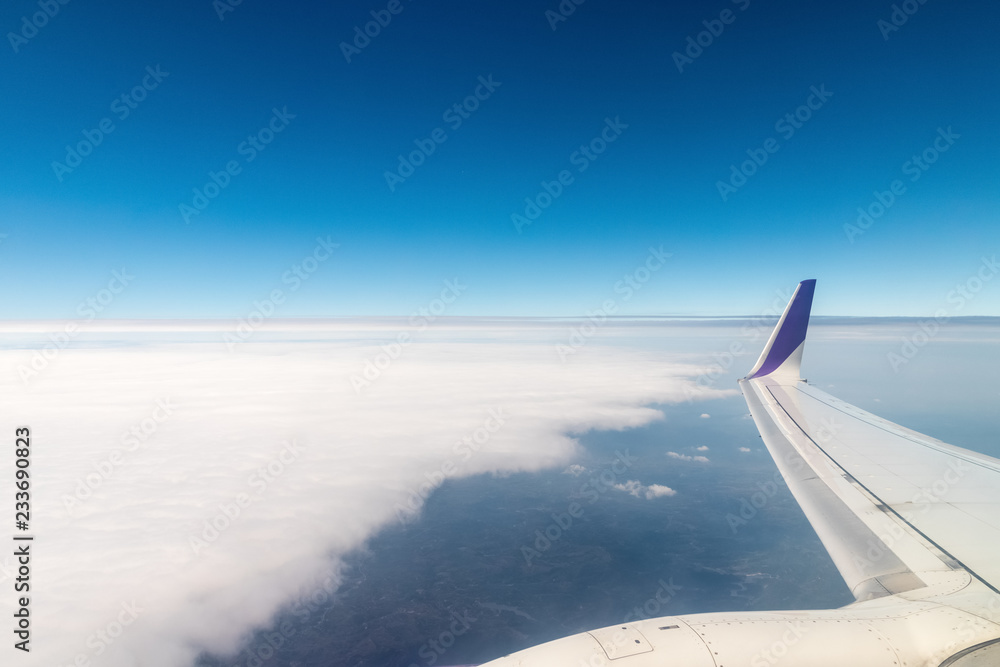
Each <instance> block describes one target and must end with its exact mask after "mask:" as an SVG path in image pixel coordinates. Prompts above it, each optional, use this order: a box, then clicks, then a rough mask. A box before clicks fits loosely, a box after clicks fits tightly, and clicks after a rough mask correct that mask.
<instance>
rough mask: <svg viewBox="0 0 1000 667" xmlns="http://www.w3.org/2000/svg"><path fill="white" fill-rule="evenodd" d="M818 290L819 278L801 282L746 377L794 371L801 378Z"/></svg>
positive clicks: (789, 373) (752, 377)
mask: <svg viewBox="0 0 1000 667" xmlns="http://www.w3.org/2000/svg"><path fill="white" fill-rule="evenodd" d="M815 291H816V279H815V278H809V279H807V280H803V281H802V282H800V283H799V284H798V287H796V288H795V292H794V293H793V294H792V298H791V299H789V301H788V305H787V306H785V311H784V312H783V313H782V314H781V319H779V320H778V324H777V325H776V326H775V327H774V331H772V332H771V337H770V338H769V339H768V341H767V345H765V346H764V351H763V352H761V354H760V358H759V359H758V360H757V363H756V365H754V367H753V369H751V371H750V372H749V373H747V376H746V377H745V378H744V379H745V380H752V379H754V378H759V377H764V376H767V375H782V376H791V375H794V376H795V378H794V379H795V380H798V379H799V377H798V376H799V366H800V364H801V361H802V349H803V346H804V345H805V341H806V331H807V330H808V328H809V316H810V313H811V312H812V301H813V294H814V293H815Z"/></svg>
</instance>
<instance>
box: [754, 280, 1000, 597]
mask: <svg viewBox="0 0 1000 667" xmlns="http://www.w3.org/2000/svg"><path fill="white" fill-rule="evenodd" d="M813 282H814V281H806V282H805V283H803V284H802V285H800V287H799V289H798V290H797V291H796V295H795V296H794V297H793V298H792V300H791V301H790V302H789V304H788V307H787V308H786V309H785V313H784V314H783V316H782V321H781V322H780V323H779V326H778V327H777V328H776V329H775V332H774V334H772V336H771V341H770V342H769V344H768V346H767V347H766V348H765V350H764V353H763V354H762V355H761V361H759V362H758V363H757V366H756V367H755V369H754V371H752V372H751V373H750V375H749V376H748V378H746V379H744V380H741V381H740V385H741V387H742V389H743V393H744V396H745V398H746V401H747V405H748V406H749V407H750V413H751V415H753V419H754V422H755V423H756V424H757V428H758V430H759V431H760V433H761V437H762V438H763V440H764V443H765V444H766V445H767V448H768V450H769V451H770V452H771V455H772V456H773V457H774V460H775V462H776V463H777V465H778V468H779V469H780V470H781V473H782V475H783V476H784V477H785V479H786V480H787V482H788V485H789V488H790V489H791V491H792V494H793V495H794V496H795V499H796V500H797V501H798V502H799V504H800V505H801V506H802V509H803V511H804V512H805V514H806V516H807V518H808V519H809V521H810V523H811V524H812V525H813V527H814V528H815V529H816V532H817V533H818V534H819V537H820V539H821V540H822V541H823V544H824V546H825V547H826V549H827V551H829V552H830V555H831V557H832V558H833V561H834V563H835V564H836V566H837V568H838V569H839V570H840V573H841V575H842V576H843V577H844V580H845V581H846V582H847V584H848V586H850V587H851V590H852V591H853V592H854V595H855V597H856V598H857V599H859V600H863V599H869V598H872V597H879V596H883V595H890V594H895V593H902V592H905V591H909V590H914V589H918V588H922V587H924V586H925V585H928V584H932V583H935V582H936V581H939V580H940V579H941V573H948V572H955V571H965V572H967V573H968V574H969V575H971V576H972V577H974V578H976V579H978V580H979V581H981V582H982V583H983V584H985V585H986V586H988V587H989V588H990V589H992V590H993V591H994V592H998V591H997V589H998V588H1000V559H998V558H997V557H998V556H1000V550H998V545H1000V461H997V460H996V459H993V458H990V457H988V456H984V455H982V454H977V453H975V452H971V451H968V450H964V449H960V448H958V447H953V446H951V445H947V444H945V443H943V442H940V441H938V440H935V439H934V438H930V437H928V436H926V435H922V434H920V433H917V432H915V431H911V430H909V429H907V428H904V427H902V426H899V425H897V424H893V423H892V422H889V421H886V420H884V419H881V418H879V417H876V416H875V415H873V414H870V413H868V412H865V411H864V410H861V409H860V408H857V407H855V406H853V405H850V404H848V403H845V402H844V401H841V400H839V399H836V398H834V397H832V396H830V395H829V394H826V393H824V392H822V391H820V390H818V389H816V388H814V387H811V386H809V385H808V384H806V383H805V382H803V381H802V380H800V379H799V363H800V360H801V356H802V349H803V346H804V342H805V333H806V323H807V322H808V318H809V310H810V307H811V302H812V283H813ZM782 345H783V347H782ZM779 348H780V349H779ZM789 350H792V351H793V353H792V354H789V353H788V351H789Z"/></svg>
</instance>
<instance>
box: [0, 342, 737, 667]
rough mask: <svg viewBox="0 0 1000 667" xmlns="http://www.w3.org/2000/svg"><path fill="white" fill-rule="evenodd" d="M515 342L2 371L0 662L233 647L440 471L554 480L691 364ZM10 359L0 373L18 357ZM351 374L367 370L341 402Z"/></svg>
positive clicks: (259, 350) (143, 352) (176, 654)
mask: <svg viewBox="0 0 1000 667" xmlns="http://www.w3.org/2000/svg"><path fill="white" fill-rule="evenodd" d="M314 328H315V327H314ZM522 333H523V332H520V331H519V330H518V329H517V327H516V326H513V325H508V326H507V328H506V329H504V326H502V325H494V326H490V327H474V326H473V327H470V326H463V327H462V328H461V329H460V330H455V331H450V332H449V331H448V330H447V329H441V328H439V329H437V330H436V331H435V336H434V337H433V338H427V339H425V340H426V341H427V342H420V341H419V340H418V342H414V343H412V344H410V345H409V346H407V347H404V348H402V349H401V350H400V351H399V354H397V355H395V359H389V357H391V356H392V355H388V353H387V352H386V348H385V347H384V345H385V341H386V340H388V338H387V337H386V336H385V335H384V334H383V333H379V334H378V338H379V339H378V341H377V342H376V341H375V340H372V335H371V332H370V331H368V330H365V329H363V328H362V327H360V326H359V325H358V324H357V323H350V322H348V323H340V324H337V325H330V326H328V327H327V329H326V330H324V331H315V330H312V331H310V333H309V335H308V336H307V337H306V338H308V339H309V340H297V341H269V342H254V341H251V342H248V343H244V344H241V345H239V346H237V347H236V348H235V350H234V351H230V350H229V349H227V347H226V345H225V344H224V343H223V342H222V338H221V335H218V336H216V335H213V334H211V332H202V333H201V334H199V337H200V338H202V339H203V342H195V341H191V340H187V341H185V342H165V341H167V340H168V339H175V338H183V337H182V336H181V337H178V336H173V335H171V336H165V335H163V334H162V333H157V332H145V333H142V334H132V337H131V338H130V343H129V344H128V345H111V346H109V345H107V344H100V345H98V344H96V343H95V344H92V345H81V346H79V347H72V348H68V349H63V350H61V351H59V352H58V354H56V355H54V357H53V358H52V359H51V360H50V361H49V363H48V364H47V365H46V367H45V368H44V370H43V371H42V372H40V373H39V374H38V375H37V377H33V378H32V379H31V381H30V382H29V383H27V384H25V383H24V382H22V380H21V379H19V378H18V377H17V374H16V373H14V372H11V373H9V374H7V375H6V376H4V378H3V380H2V383H3V385H4V386H3V392H4V396H7V397H10V400H9V401H8V404H7V405H6V406H5V410H4V414H3V416H2V421H3V422H4V423H3V428H4V429H6V430H5V432H8V433H13V428H14V427H15V426H22V425H28V426H30V427H31V428H32V433H33V454H32V474H33V480H34V495H33V524H32V531H33V532H34V533H35V534H36V535H37V542H36V549H37V552H36V554H37V555H36V556H35V560H34V561H33V572H32V574H33V582H32V585H33V588H32V595H33V597H32V603H31V604H32V611H33V616H32V619H33V624H34V628H35V629H34V635H33V646H32V648H33V650H32V653H31V654H30V657H29V656H25V659H24V660H22V661H21V662H22V663H23V664H25V665H32V666H33V665H39V666H41V665H54V664H58V665H63V664H70V663H72V661H73V660H74V659H76V658H77V657H78V656H84V657H85V658H86V659H88V660H90V661H91V664H93V665H95V666H99V667H105V666H107V667H119V666H122V667H124V666H126V665H135V664H143V665H147V666H148V667H168V666H169V667H176V666H177V665H183V664H189V663H190V662H191V661H192V660H193V659H194V658H195V657H196V656H197V654H198V653H199V652H201V651H204V650H210V651H213V652H223V653H225V652H232V651H235V650H236V649H238V648H239V646H240V643H241V641H243V640H244V639H245V638H246V637H247V635H248V633H249V632H250V631H251V630H252V629H253V628H255V627H262V626H266V625H267V624H268V623H269V621H270V620H271V619H272V618H273V616H274V614H275V613H276V612H278V611H279V610H280V609H282V608H283V607H284V606H286V605H288V604H290V603H291V602H292V601H293V600H295V599H297V598H299V597H301V596H302V595H304V594H307V593H308V591H309V590H310V589H311V588H315V587H316V586H317V585H320V583H321V582H325V585H326V586H328V587H330V588H331V589H332V588H335V587H336V584H337V572H338V569H337V568H338V562H339V558H340V557H341V556H343V555H344V554H346V553H348V552H350V551H351V550H354V549H357V548H359V547H360V546H363V544H364V543H365V541H366V540H367V539H368V538H370V537H371V536H372V535H374V534H375V533H376V532H377V531H378V530H379V529H380V528H382V527H384V526H386V525H388V524H390V523H392V522H394V521H398V520H400V517H401V516H408V515H410V514H412V513H414V512H419V509H420V506H421V503H422V502H423V500H424V499H425V498H426V497H427V495H429V494H430V493H432V492H433V490H434V489H435V488H436V487H437V486H438V485H439V484H440V483H441V481H442V480H444V479H447V478H449V477H455V476H467V475H474V474H479V473H498V472H499V473H505V472H511V471H533V470H539V469H542V468H551V467H556V466H558V467H560V468H562V467H565V466H567V465H568V464H569V463H570V462H571V461H572V457H573V455H574V452H575V451H576V448H577V447H578V444H577V442H576V440H575V439H574V435H578V434H581V433H583V432H585V431H587V430H589V429H625V428H631V427H636V426H640V425H643V424H646V423H649V422H650V421H652V420H655V419H658V418H659V417H660V416H661V415H660V413H659V412H658V411H656V410H655V409H652V408H650V407H648V406H649V405H650V404H654V403H671V402H681V401H683V400H684V399H685V395H686V390H687V391H689V390H690V388H691V386H692V384H693V382H694V380H695V378H696V377H697V376H698V374H699V373H700V372H701V370H702V369H700V368H696V367H693V366H690V365H686V364H684V363H680V362H679V361H678V359H679V358H680V357H679V356H677V357H672V356H670V355H669V354H668V353H665V352H663V351H661V350H647V349H639V348H636V347H635V346H630V347H627V346H616V345H614V344H613V341H609V340H604V341H602V344H601V345H600V346H597V345H594V346H589V347H585V348H583V349H581V350H579V352H578V353H577V354H575V355H574V356H573V357H572V358H571V359H569V360H568V361H567V362H566V363H564V362H562V361H560V358H559V356H558V355H557V354H556V352H555V349H554V346H553V345H552V344H551V343H550V342H549V340H557V339H558V337H559V336H564V334H565V332H564V330H563V328H561V327H558V326H553V328H552V330H551V331H549V332H548V333H547V334H546V333H545V332H542V333H539V332H538V331H537V330H536V331H534V332H533V333H532V334H531V335H530V336H524V335H522ZM24 336H29V334H24ZM111 337H112V338H113V337H114V336H113V334H112V335H111ZM104 338H108V335H107V334H105V335H104ZM206 339H207V340H208V341H209V342H204V341H205V340H206ZM609 343H611V344H609ZM13 347H14V349H5V350H4V351H3V352H0V355H2V356H3V357H4V365H5V367H6V368H8V369H12V368H15V367H17V366H18V365H19V364H22V363H23V362H24V361H25V359H26V358H28V356H29V354H30V353H29V352H26V351H25V350H24V349H16V348H17V346H13ZM383 354H386V355H387V356H386V357H385V358H386V359H388V360H389V363H386V364H383V363H381V361H382V360H383V357H382V356H381V355H383ZM369 362H371V364H372V365H374V366H380V368H378V371H379V372H378V374H377V375H376V376H375V377H374V378H373V379H372V380H371V382H370V384H368V385H366V386H364V387H363V388H361V389H360V390H358V389H357V383H352V381H351V378H352V377H355V376H357V375H358V374H359V373H363V372H364V369H365V368H366V367H367V366H368V364H369ZM369 375H374V374H372V373H370V374H369ZM730 393H732V392H721V391H718V392H716V391H709V392H706V393H704V394H702V395H703V396H704V397H706V398H710V397H717V396H722V395H725V394H730ZM695 458H696V459H701V458H703V457H695ZM571 471H572V469H571ZM0 475H2V478H3V479H8V480H9V479H11V478H12V476H13V460H12V457H5V458H4V460H2V461H0ZM629 484H632V482H629ZM635 484H637V485H638V486H637V487H635V489H634V491H635V495H638V494H640V493H641V494H642V495H643V497H646V498H655V497H661V496H669V495H671V494H672V493H673V491H672V490H671V489H669V488H667V487H664V486H659V485H652V486H648V487H645V486H642V485H641V484H639V483H638V482H635ZM629 492H630V493H632V492H633V489H629ZM0 564H2V565H3V566H4V567H5V568H6V569H5V571H4V572H3V573H0V578H5V579H9V576H10V573H11V569H10V567H11V565H12V561H11V560H10V559H9V558H8V560H7V561H5V562H4V561H3V559H2V558H0ZM9 584H10V582H9V581H7V582H3V581H0V586H4V587H7V586H9ZM0 613H3V614H5V615H6V617H7V618H11V616H10V614H12V613H13V600H12V599H11V596H10V595H6V596H2V597H0ZM140 658H141V661H140Z"/></svg>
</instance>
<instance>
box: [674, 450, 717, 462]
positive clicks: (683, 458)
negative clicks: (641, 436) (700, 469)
mask: <svg viewBox="0 0 1000 667" xmlns="http://www.w3.org/2000/svg"><path fill="white" fill-rule="evenodd" d="M667 456H669V457H670V458H672V459H677V460H678V461H696V462H698V463H709V460H708V457H706V456H689V455H688V454H678V453H677V452H667Z"/></svg>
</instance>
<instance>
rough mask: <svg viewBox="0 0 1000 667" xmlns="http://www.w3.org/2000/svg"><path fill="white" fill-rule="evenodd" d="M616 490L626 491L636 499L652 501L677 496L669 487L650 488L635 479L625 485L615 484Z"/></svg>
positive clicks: (654, 485) (653, 485) (658, 485)
mask: <svg viewBox="0 0 1000 667" xmlns="http://www.w3.org/2000/svg"><path fill="white" fill-rule="evenodd" d="M615 488H616V489H618V490H619V491H625V492H626V493H628V494H630V495H633V496H635V497H636V498H645V499H646V500H652V499H653V498H668V497H670V496H676V495H677V492H676V491H674V490H673V489H671V488H670V487H669V486H663V485H662V484H650V485H649V486H645V485H643V484H642V483H641V482H638V481H636V480H634V479H630V480H628V481H627V482H625V483H624V484H615Z"/></svg>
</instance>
